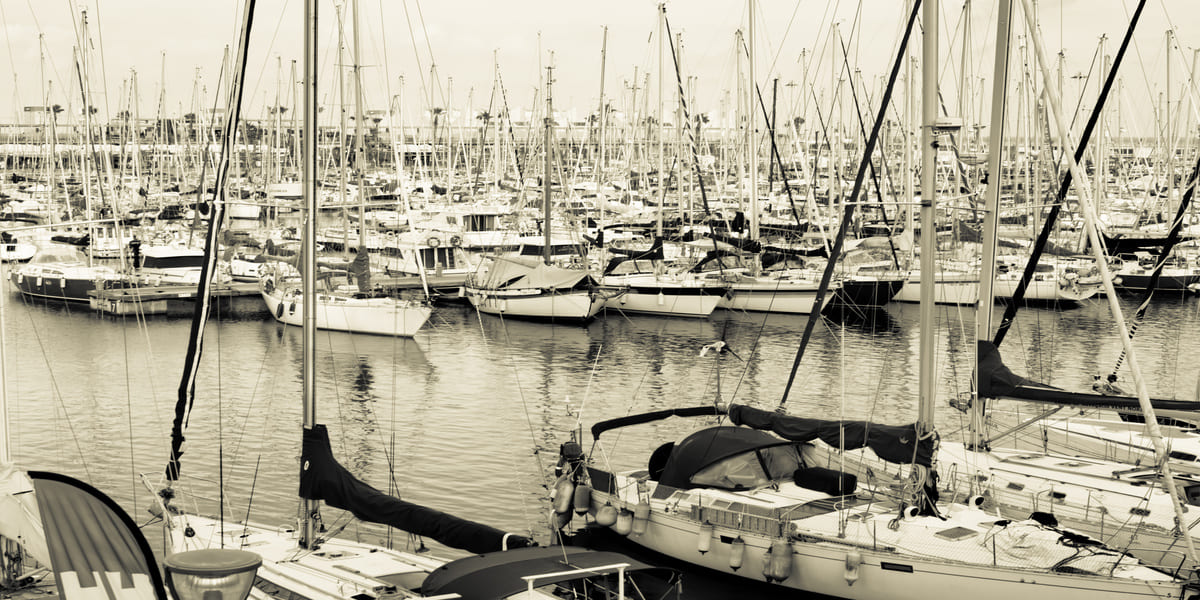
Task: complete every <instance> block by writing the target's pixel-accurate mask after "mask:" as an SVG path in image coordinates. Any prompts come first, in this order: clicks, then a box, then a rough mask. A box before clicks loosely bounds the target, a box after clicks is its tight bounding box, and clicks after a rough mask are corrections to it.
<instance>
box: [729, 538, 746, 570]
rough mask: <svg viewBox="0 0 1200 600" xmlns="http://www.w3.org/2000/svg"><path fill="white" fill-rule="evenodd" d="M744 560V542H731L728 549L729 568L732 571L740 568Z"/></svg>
mask: <svg viewBox="0 0 1200 600" xmlns="http://www.w3.org/2000/svg"><path fill="white" fill-rule="evenodd" d="M745 558H746V542H745V540H743V539H742V538H740V537H739V538H737V539H735V540H733V543H731V544H730V547H729V568H730V569H733V570H734V571H736V570H738V569H740V568H742V561H743V560H745Z"/></svg>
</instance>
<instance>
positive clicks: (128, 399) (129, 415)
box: [121, 315, 138, 515]
mask: <svg viewBox="0 0 1200 600" xmlns="http://www.w3.org/2000/svg"><path fill="white" fill-rule="evenodd" d="M125 320H126V317H125V316H124V315H122V316H121V353H122V359H123V360H122V361H121V362H122V364H123V365H124V367H125V368H124V369H123V370H124V372H125V425H126V427H127V428H128V431H129V479H130V481H129V484H130V487H131V488H132V489H131V490H130V496H131V497H132V498H133V514H135V515H136V514H138V509H137V501H138V494H137V467H136V466H135V461H134V451H133V440H134V439H136V438H135V437H134V433H133V398H132V394H131V391H132V388H133V386H131V385H130V377H129V376H130V373H129V329H128V328H127V327H125V325H126V323H125Z"/></svg>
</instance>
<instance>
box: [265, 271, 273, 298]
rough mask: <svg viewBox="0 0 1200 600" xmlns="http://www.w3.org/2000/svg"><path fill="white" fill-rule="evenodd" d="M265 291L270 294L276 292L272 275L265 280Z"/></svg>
mask: <svg viewBox="0 0 1200 600" xmlns="http://www.w3.org/2000/svg"><path fill="white" fill-rule="evenodd" d="M263 291H264V292H266V293H268V294H270V293H271V292H273V291H275V278H274V277H271V276H270V275H268V276H266V277H265V278H264V279H263Z"/></svg>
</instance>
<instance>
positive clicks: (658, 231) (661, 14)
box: [654, 2, 667, 237]
mask: <svg viewBox="0 0 1200 600" xmlns="http://www.w3.org/2000/svg"><path fill="white" fill-rule="evenodd" d="M666 21H667V5H666V4H665V3H663V2H659V3H658V100H657V102H658V107H657V108H656V111H657V112H656V114H655V118H656V119H658V198H657V199H656V200H655V202H656V203H657V204H658V221H657V222H656V226H655V228H654V233H655V235H657V236H658V237H662V235H663V209H664V206H663V201H664V200H665V199H666V197H667V179H666V173H665V172H664V171H665V170H666V160H665V159H664V157H663V139H662V130H663V36H664V35H665V33H664V29H665V27H664V24H665V23H666Z"/></svg>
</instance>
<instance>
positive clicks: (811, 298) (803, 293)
mask: <svg viewBox="0 0 1200 600" xmlns="http://www.w3.org/2000/svg"><path fill="white" fill-rule="evenodd" d="M818 287H819V286H818V285H817V284H816V283H813V282H809V281H802V282H794V281H787V280H771V279H766V278H762V279H748V278H744V279H743V280H741V281H737V282H734V283H732V284H730V286H729V293H728V294H726V295H725V296H724V297H722V298H721V301H720V302H718V303H717V307H718V308H724V309H728V310H744V311H755V312H774V313H794V314H802V315H807V314H809V313H811V312H812V311H813V308H814V306H815V305H816V302H817V289H818ZM835 293H836V290H829V291H828V292H827V293H826V294H825V299H824V300H825V301H824V302H823V303H822V305H821V309H824V308H825V305H827V304H828V303H829V301H830V300H832V299H833V296H834V294H835Z"/></svg>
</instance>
